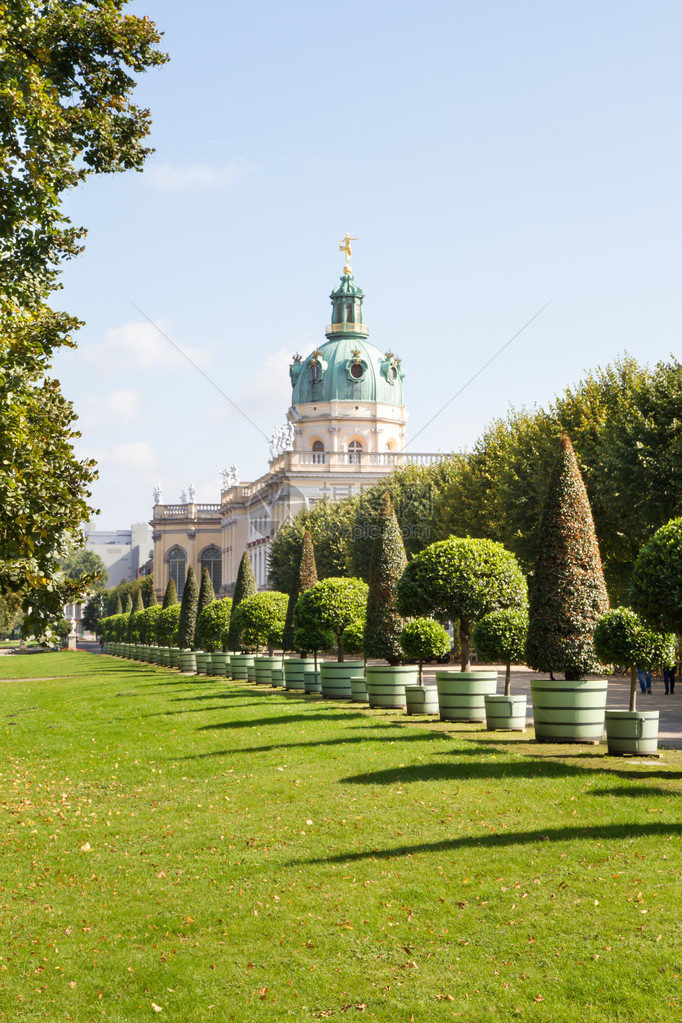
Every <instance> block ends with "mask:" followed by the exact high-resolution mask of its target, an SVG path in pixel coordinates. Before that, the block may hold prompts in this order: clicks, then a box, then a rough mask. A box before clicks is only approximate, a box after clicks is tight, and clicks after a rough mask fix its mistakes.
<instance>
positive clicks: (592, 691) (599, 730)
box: [530, 678, 608, 746]
mask: <svg viewBox="0 0 682 1023" xmlns="http://www.w3.org/2000/svg"><path fill="white" fill-rule="evenodd" d="M607 686H608V679H605V678H598V679H591V680H583V681H580V682H567V681H565V680H563V679H557V680H556V681H555V682H551V681H549V680H548V679H540V678H535V679H531V682H530V692H531V696H532V699H533V722H534V724H535V738H536V740H537V741H538V742H571V743H573V742H579V743H591V744H592V745H595V746H596V745H598V744H599V742H600V741H601V738H602V735H603V732H604V715H605V713H606V690H607Z"/></svg>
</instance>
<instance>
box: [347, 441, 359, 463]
mask: <svg viewBox="0 0 682 1023" xmlns="http://www.w3.org/2000/svg"><path fill="white" fill-rule="evenodd" d="M361 454H362V444H361V443H360V441H359V440H352V441H351V442H350V444H349V445H348V463H349V465H359V464H360V456H361Z"/></svg>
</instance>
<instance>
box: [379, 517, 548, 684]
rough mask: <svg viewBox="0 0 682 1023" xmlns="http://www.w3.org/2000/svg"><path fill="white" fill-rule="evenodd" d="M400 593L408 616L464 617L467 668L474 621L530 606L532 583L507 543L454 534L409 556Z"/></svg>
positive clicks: (402, 608) (464, 668) (466, 667)
mask: <svg viewBox="0 0 682 1023" xmlns="http://www.w3.org/2000/svg"><path fill="white" fill-rule="evenodd" d="M397 598H398V599H397V606H398V610H399V611H400V612H401V614H403V615H405V616H406V617H407V616H410V617H417V618H418V617H422V616H434V617H437V618H449V619H450V620H451V621H452V622H455V621H456V620H458V619H459V635H460V640H461V643H462V671H468V670H469V661H470V642H471V629H472V627H473V625H474V623H475V622H477V621H478V619H479V618H483V617H484V616H485V615H487V614H490V612H491V611H497V610H498V609H499V608H505V607H517V608H524V607H526V606H527V602H528V587H527V584H526V579H525V576H524V574H523V572H522V571H521V568H520V566H519V563H518V561H517V560H516V558H515V557H514V555H513V554H512V553H511V552H510V551H508V550H506V549H505V548H504V547H503V546H502V544H500V543H495V542H494V541H492V540H483V539H474V538H472V537H456V536H451V537H450V538H449V539H448V540H440V541H439V542H438V543H434V544H431V546H430V547H427V548H426V550H424V551H422V552H421V553H420V554H417V555H416V556H415V557H414V558H413V559H412V561H410V563H409V564H408V566H407V568H406V569H405V571H404V572H403V575H402V578H401V579H400V581H399V583H398V588H397Z"/></svg>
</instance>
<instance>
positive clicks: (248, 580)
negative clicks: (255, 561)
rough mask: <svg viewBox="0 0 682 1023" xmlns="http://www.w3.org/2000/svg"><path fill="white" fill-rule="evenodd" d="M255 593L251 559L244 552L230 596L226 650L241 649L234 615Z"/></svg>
mask: <svg viewBox="0 0 682 1023" xmlns="http://www.w3.org/2000/svg"><path fill="white" fill-rule="evenodd" d="M257 592H258V586H257V584H256V577H255V576H254V574H253V568H252V567H251V559H250V558H249V555H248V554H247V553H246V551H244V553H243V554H242V560H241V561H240V562H239V571H238V572H237V581H236V583H235V585H234V593H233V594H232V618H231V620H230V628H229V630H228V634H227V649H228V650H239V649H241V640H240V637H239V625H238V622H239V619H237V618H235V615H234V613H235V611H236V610H237V608H238V607H239V605H240V604H241V602H242V600H245V599H246V598H247V597H252V596H253V595H254V593H257Z"/></svg>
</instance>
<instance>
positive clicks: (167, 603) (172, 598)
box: [162, 579, 178, 611]
mask: <svg viewBox="0 0 682 1023" xmlns="http://www.w3.org/2000/svg"><path fill="white" fill-rule="evenodd" d="M177 603H178V591H177V589H176V588H175V581H174V580H173V579H169V580H168V586H167V587H166V592H165V593H164V595H163V605H162V606H163V609H164V611H165V610H166V608H167V607H172V606H173V604H177Z"/></svg>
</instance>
